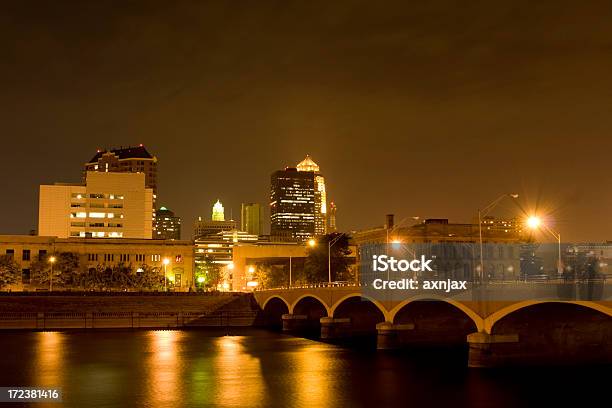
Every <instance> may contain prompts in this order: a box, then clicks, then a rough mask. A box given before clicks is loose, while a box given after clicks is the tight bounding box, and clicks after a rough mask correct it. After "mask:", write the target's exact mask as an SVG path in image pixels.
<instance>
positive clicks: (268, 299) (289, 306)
mask: <svg viewBox="0 0 612 408" xmlns="http://www.w3.org/2000/svg"><path fill="white" fill-rule="evenodd" d="M272 299H279V300H280V301H282V302H283V303H284V304H285V306H287V310H288V311H291V305H290V304H289V302H287V301H286V300H285V299H284V298H283V297H282V296H278V295H272V296H270V297H269V298H267V299H266V300H265V301H264V302H263V304H262V305H261V310H265V309H266V306H267V305H268V303H269V302H270V301H271V300H272Z"/></svg>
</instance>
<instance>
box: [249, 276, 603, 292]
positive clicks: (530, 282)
mask: <svg viewBox="0 0 612 408" xmlns="http://www.w3.org/2000/svg"><path fill="white" fill-rule="evenodd" d="M431 280H435V278H432V279H431ZM611 282H612V280H610V279H608V280H606V278H605V277H602V278H597V279H569V280H568V279H563V278H550V279H527V280H525V279H512V280H509V279H506V280H501V279H500V280H497V279H491V280H487V281H485V282H483V283H482V284H483V285H491V286H503V285H525V286H546V285H559V284H599V285H601V284H604V285H609V284H610V283H611ZM470 284H471V285H472V287H475V286H480V285H481V284H480V283H479V282H470ZM368 286H370V285H368V284H367V283H365V282H359V283H355V282H331V283H330V282H319V283H310V284H302V285H291V286H288V285H287V286H276V287H273V288H256V289H255V291H256V292H263V291H269V290H289V289H291V290H293V289H316V288H346V287H354V288H361V287H363V288H365V287H368Z"/></svg>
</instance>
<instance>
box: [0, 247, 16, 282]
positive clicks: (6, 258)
mask: <svg viewBox="0 0 612 408" xmlns="http://www.w3.org/2000/svg"><path fill="white" fill-rule="evenodd" d="M18 276H19V265H18V264H17V262H15V260H14V259H13V257H12V256H10V255H2V256H0V289H3V288H4V287H6V286H8V285H11V284H13V283H15V282H17V277H18Z"/></svg>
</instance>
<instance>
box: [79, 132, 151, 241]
mask: <svg viewBox="0 0 612 408" xmlns="http://www.w3.org/2000/svg"><path fill="white" fill-rule="evenodd" d="M90 171H97V172H103V173H143V174H144V176H145V177H144V179H145V186H146V187H147V188H150V189H151V190H152V191H153V201H152V203H151V205H152V212H151V221H152V223H153V229H154V230H153V235H154V236H155V235H156V234H155V225H156V224H155V209H156V208H157V207H156V204H155V202H156V200H157V157H155V156H153V155H152V154H151V153H149V152H148V150H147V149H146V148H145V147H144V145H142V144H140V145H138V146H128V147H119V148H112V149H110V150H98V151H97V152H96V154H95V155H94V156H93V157H92V158H91V160H89V161H88V162H87V163H85V167H84V171H83V182H85V178H86V176H87V172H90Z"/></svg>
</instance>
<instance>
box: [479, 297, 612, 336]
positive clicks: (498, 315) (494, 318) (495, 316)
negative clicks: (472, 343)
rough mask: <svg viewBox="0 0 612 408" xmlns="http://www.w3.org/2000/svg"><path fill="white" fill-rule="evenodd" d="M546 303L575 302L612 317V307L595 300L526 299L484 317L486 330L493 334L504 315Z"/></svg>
mask: <svg viewBox="0 0 612 408" xmlns="http://www.w3.org/2000/svg"><path fill="white" fill-rule="evenodd" d="M544 303H561V304H574V305H578V306H582V307H585V308H587V309H591V310H595V311H597V312H601V313H603V314H605V315H607V316H610V317H612V309H611V308H609V307H606V306H604V305H602V304H599V303H595V302H586V301H580V300H575V301H562V300H525V301H522V302H518V303H513V304H511V305H509V306H507V307H505V308H503V309H500V310H498V311H496V312H494V313H492V314H491V315H489V316H487V318H486V319H484V331H485V332H486V333H489V334H491V333H492V331H493V327H494V326H495V324H496V323H498V322H499V321H500V320H502V319H503V318H504V317H506V316H508V315H510V314H511V313H513V312H516V311H518V310H521V309H524V308H526V307H529V306H534V305H539V304H544Z"/></svg>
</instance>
